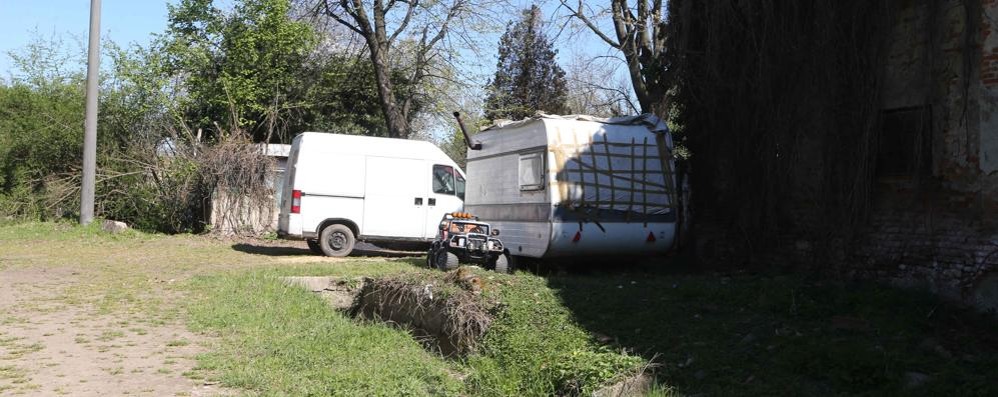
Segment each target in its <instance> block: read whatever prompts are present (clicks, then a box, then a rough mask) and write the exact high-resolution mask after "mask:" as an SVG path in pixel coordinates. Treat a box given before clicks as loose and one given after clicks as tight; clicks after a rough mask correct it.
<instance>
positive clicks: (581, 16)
mask: <svg viewBox="0 0 998 397" xmlns="http://www.w3.org/2000/svg"><path fill="white" fill-rule="evenodd" d="M560 1H561V5H562V6H564V7H565V8H566V9H568V11H570V12H571V13H572V16H574V17H576V18H578V19H579V20H580V21H582V23H584V24H586V26H588V27H589V30H591V31H592V32H593V33H595V34H596V36H599V38H600V39H602V40H603V41H605V42H606V43H607V44H609V45H610V47H613V48H617V49H619V48H620V43H617V42H616V41H613V39H611V38H610V36H607V35H606V33H603V31H601V30H599V28H598V27H596V25H595V24H594V23H593V22H592V21H591V20H589V18H588V17H586V16H585V15H584V14H583V13H582V0H579V7H578V8H577V9H572V7H571V6H569V5H568V3H566V2H565V0H560Z"/></svg>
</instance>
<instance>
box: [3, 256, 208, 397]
mask: <svg viewBox="0 0 998 397" xmlns="http://www.w3.org/2000/svg"><path fill="white" fill-rule="evenodd" d="M101 277H103V275H100V274H95V272H94V271H93V269H89V271H88V269H85V268H81V267H79V266H67V267H50V266H28V267H14V268H12V269H7V270H3V271H0V395H47V396H50V395H70V396H122V395H149V396H201V395H218V394H224V393H222V392H221V391H220V390H217V389H216V388H214V387H213V386H212V385H204V384H202V383H200V382H196V381H194V380H191V379H187V378H185V377H184V375H183V373H184V372H185V371H187V370H189V369H191V368H193V367H194V365H195V363H194V360H193V357H194V355H195V354H196V353H197V352H198V351H199V350H200V349H201V346H200V345H201V342H203V341H202V340H201V339H200V338H199V337H198V336H197V335H194V334H192V333H190V332H188V331H187V329H186V327H185V326H184V324H183V322H182V321H181V320H180V319H179V318H177V316H175V315H172V314H168V315H164V316H154V315H150V313H145V312H143V311H140V310H130V309H132V307H131V306H118V307H116V308H113V309H110V310H109V308H108V307H104V306H102V305H101V304H100V303H101V302H100V301H101V300H103V299H105V297H103V296H96V295H92V296H87V295H86V293H90V292H94V293H96V292H97V291H86V290H82V289H79V288H76V286H81V285H87V284H86V283H87V279H93V278H101ZM154 284H160V285H163V286H165V285H166V284H165V283H154ZM146 292H148V293H149V296H155V295H160V296H170V295H174V294H175V292H172V291H169V290H166V289H152V290H149V291H146ZM123 299H129V298H128V297H123ZM118 309H121V310H118Z"/></svg>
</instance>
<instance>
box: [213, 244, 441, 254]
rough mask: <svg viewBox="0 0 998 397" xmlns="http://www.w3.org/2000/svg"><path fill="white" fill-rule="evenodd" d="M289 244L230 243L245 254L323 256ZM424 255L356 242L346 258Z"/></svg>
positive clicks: (233, 247)
mask: <svg viewBox="0 0 998 397" xmlns="http://www.w3.org/2000/svg"><path fill="white" fill-rule="evenodd" d="M302 244H303V246H302V247H297V246H289V245H268V244H254V243H236V244H233V245H232V249H234V250H236V251H239V252H244V253H247V254H254V255H265V256H315V257H316V258H323V257H322V256H320V255H317V254H315V253H314V252H312V251H311V250H309V249H308V248H307V247H304V243H302ZM421 255H425V253H423V252H419V251H398V250H389V249H384V248H381V247H378V246H376V245H372V244H366V243H358V244H357V246H356V247H355V248H354V250H353V252H351V253H350V255H349V256H348V258H367V257H376V258H406V257H412V256H421Z"/></svg>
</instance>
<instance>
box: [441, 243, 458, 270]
mask: <svg viewBox="0 0 998 397" xmlns="http://www.w3.org/2000/svg"><path fill="white" fill-rule="evenodd" d="M435 259H436V262H437V263H436V265H437V267H438V268H439V269H440V270H444V271H449V270H454V269H457V267H458V266H459V265H460V263H458V258H457V255H454V254H453V253H451V252H448V251H447V249H446V248H444V249H441V250H439V251H437V257H436V258H435Z"/></svg>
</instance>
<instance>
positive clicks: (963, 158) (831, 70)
mask: <svg viewBox="0 0 998 397" xmlns="http://www.w3.org/2000/svg"><path fill="white" fill-rule="evenodd" d="M673 3H675V4H676V5H677V6H674V8H673V10H672V12H674V19H673V21H678V22H676V23H677V24H678V25H677V26H676V27H675V32H676V33H674V34H675V35H676V36H675V37H679V38H681V39H683V40H681V41H679V46H678V47H676V49H677V51H676V53H678V54H679V55H676V58H674V59H673V66H674V67H676V70H679V72H678V74H679V76H680V77H679V79H678V81H679V83H678V89H677V92H678V94H677V101H679V103H681V107H680V109H681V110H680V115H681V117H680V120H681V122H682V123H684V127H685V128H686V131H684V133H686V134H687V136H688V139H689V143H690V147H691V148H692V149H693V153H694V155H693V158H692V160H691V165H692V177H691V181H692V183H693V189H694V198H693V204H694V207H693V209H694V216H695V222H694V236H695V238H694V239H695V243H696V245H695V247H696V250H697V256H698V257H699V258H700V259H701V260H702V261H703V263H704V264H705V265H706V266H725V267H731V266H735V267H742V266H748V267H756V268H760V267H761V268H771V267H774V266H783V265H788V266H795V267H798V268H803V269H806V270H813V271H818V272H822V273H827V274H833V275H837V276H841V277H844V278H855V279H865V280H877V281H881V282H885V283H890V284H893V285H897V286H905V287H916V288H924V289H928V290H930V291H933V292H935V293H937V294H939V295H941V296H943V297H946V298H948V299H951V300H956V301H960V302H964V303H967V304H971V305H974V306H977V307H979V308H981V309H983V310H998V0H879V1H871V2H858V3H854V2H836V1H831V0H816V1H814V2H792V3H787V4H783V3H781V4H775V3H774V4H770V3H765V4H759V3H755V2H734V1H730V0H709V1H696V2H690V1H685V0H683V1H674V2H673ZM674 43H675V42H674ZM867 100H868V101H867ZM857 120H859V121H857ZM864 120H865V121H864ZM852 148H855V150H854V151H852V150H851V149H852ZM854 189H855V191H853V190H854ZM853 215H855V217H853ZM847 218H848V219H847ZM853 218H855V219H853ZM840 223H841V224H848V227H846V228H842V229H848V230H844V231H840V230H836V227H837V226H838V224H840Z"/></svg>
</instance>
